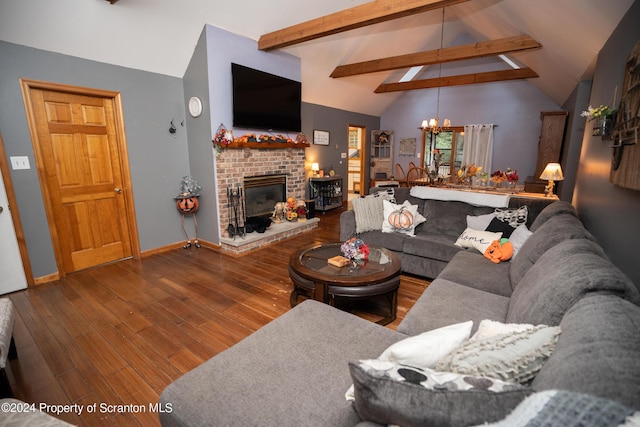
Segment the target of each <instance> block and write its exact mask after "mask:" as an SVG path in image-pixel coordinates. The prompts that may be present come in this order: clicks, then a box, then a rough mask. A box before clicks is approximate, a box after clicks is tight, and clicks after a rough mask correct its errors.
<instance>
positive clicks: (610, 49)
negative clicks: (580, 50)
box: [573, 1, 640, 289]
mask: <svg viewBox="0 0 640 427" xmlns="http://www.w3.org/2000/svg"><path fill="white" fill-rule="evenodd" d="M638 22H640V2H637V1H636V2H634V4H633V5H632V6H631V8H630V9H629V11H628V12H627V14H626V15H625V17H624V18H623V19H622V21H620V24H619V25H618V27H617V28H616V30H615V31H614V32H613V34H612V35H611V37H610V38H609V40H608V41H607V43H606V44H605V46H604V47H603V48H602V50H601V51H600V53H599V55H598V62H597V65H596V70H595V75H594V78H593V85H592V88H591V98H590V100H589V104H590V105H593V106H598V105H600V104H609V105H610V103H611V102H612V98H613V93H614V91H615V90H616V87H617V88H618V96H617V99H618V102H619V101H620V90H621V88H622V80H623V76H624V64H625V62H626V58H627V56H628V55H629V53H630V52H631V50H632V49H633V47H634V46H635V45H636V43H638V41H640V25H638ZM616 107H617V106H616ZM583 108H584V109H586V105H584V106H583ZM577 113H578V114H579V112H577ZM582 120H585V119H584V118H583V119H582ZM591 130H592V123H588V124H587V125H586V129H585V132H584V135H583V142H582V153H581V156H580V167H579V170H578V176H577V180H576V187H575V192H574V199H573V202H574V205H575V206H576V208H577V209H578V212H579V214H580V217H581V218H582V220H583V221H584V223H585V225H586V226H587V228H588V229H589V230H590V231H591V232H592V233H593V235H594V236H595V237H596V238H597V239H598V241H599V242H600V244H602V246H603V247H604V250H605V251H606V253H607V255H609V257H610V258H611V260H612V261H613V262H614V263H615V264H616V265H617V266H618V267H619V268H620V269H621V270H622V271H623V272H625V273H626V274H627V275H628V276H629V277H630V278H631V280H633V281H634V283H635V284H636V286H637V287H638V288H639V289H640V266H639V265H638V254H637V252H636V251H635V248H636V246H637V245H638V240H640V231H639V230H640V227H638V214H639V213H640V191H633V190H628V189H625V188H620V187H617V186H615V185H613V184H611V183H610V182H609V171H610V168H611V148H609V143H610V141H603V140H602V139H601V138H600V137H594V136H592V135H591ZM637 167H640V165H637Z"/></svg>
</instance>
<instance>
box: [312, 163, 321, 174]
mask: <svg viewBox="0 0 640 427" xmlns="http://www.w3.org/2000/svg"><path fill="white" fill-rule="evenodd" d="M311 170H312V171H314V172H318V171H319V170H320V165H319V164H317V163H311Z"/></svg>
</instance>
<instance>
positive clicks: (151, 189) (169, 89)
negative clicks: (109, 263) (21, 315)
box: [0, 41, 189, 278]
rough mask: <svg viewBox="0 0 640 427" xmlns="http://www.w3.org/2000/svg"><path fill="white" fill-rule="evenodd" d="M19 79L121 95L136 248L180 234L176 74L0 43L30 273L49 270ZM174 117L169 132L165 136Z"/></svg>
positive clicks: (181, 170)
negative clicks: (22, 166) (20, 165)
mask: <svg viewBox="0 0 640 427" xmlns="http://www.w3.org/2000/svg"><path fill="white" fill-rule="evenodd" d="M19 78H29V79H36V80H42V81H48V82H55V83H63V84H69V85H74V86H83V87H90V88H98V89H104V90H111V91H117V92H120V93H121V94H122V103H123V109H124V124H125V131H126V137H127V147H128V156H129V163H130V167H131V180H132V185H133V195H134V203H135V208H136V217H137V222H138V232H139V237H140V247H141V249H142V250H143V251H144V250H147V249H152V248H157V247H162V246H165V245H169V244H172V243H175V242H178V241H180V240H182V239H184V237H183V233H182V230H181V228H180V216H179V214H178V211H177V209H176V208H175V202H174V200H173V197H175V195H176V194H177V193H178V190H179V184H180V178H181V177H182V176H183V175H187V174H188V173H189V164H188V156H187V135H186V129H185V128H184V127H182V126H181V125H180V123H181V122H182V120H183V119H184V115H185V107H184V102H183V100H184V91H183V87H182V79H178V78H175V77H168V76H164V75H160V74H154V73H149V72H144V71H138V70H132V69H128V68H123V67H118V66H113V65H109V64H104V63H99V62H95V61H88V60H84V59H80V58H76V57H71V56H66V55H61V54H57V53H52V52H48V51H43V50H38V49H32V48H28V47H24V46H20V45H16V44H11V43H6V42H3V41H0V132H2V136H3V139H4V144H5V149H6V152H7V156H28V157H29V161H30V163H31V165H32V169H30V170H19V171H11V179H12V181H13V186H14V188H15V191H16V197H17V202H18V208H19V210H20V215H21V218H20V219H21V222H22V225H23V227H24V233H25V239H26V244H27V249H28V252H29V259H30V262H31V266H32V268H33V275H34V277H36V278H37V277H41V276H46V275H50V274H54V273H55V272H57V267H56V263H55V258H54V254H53V247H52V244H51V239H50V235H49V228H48V223H47V218H46V215H45V210H44V202H43V198H42V192H41V189H40V182H39V180H38V175H37V171H36V169H35V164H36V162H35V159H34V154H33V146H32V144H31V136H30V134H29V128H28V126H27V119H26V115H25V108H24V103H23V100H22V93H21V90H20V83H19V80H18V79H19ZM172 119H174V123H176V126H177V127H178V131H177V133H176V134H175V137H174V136H172V135H171V134H169V132H168V129H169V126H170V125H169V123H170V121H171V120H172Z"/></svg>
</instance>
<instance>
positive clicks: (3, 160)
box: [0, 133, 34, 286]
mask: <svg viewBox="0 0 640 427" xmlns="http://www.w3.org/2000/svg"><path fill="white" fill-rule="evenodd" d="M0 171H1V172H2V181H3V182H4V190H5V192H6V193H7V200H8V201H9V209H8V210H9V213H10V214H11V220H12V222H13V229H14V230H15V233H16V238H17V239H18V250H19V251H20V258H21V259H22V268H23V269H24V275H25V276H26V278H27V285H28V286H33V284H34V281H33V271H32V270H31V262H30V261H29V252H27V244H26V242H25V239H24V230H23V228H22V222H21V221H20V213H19V211H18V201H17V200H16V192H15V190H14V189H13V181H12V180H11V171H10V170H9V162H8V161H7V153H6V151H5V149H4V141H3V140H2V133H0Z"/></svg>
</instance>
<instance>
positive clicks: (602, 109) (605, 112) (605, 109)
mask: <svg viewBox="0 0 640 427" xmlns="http://www.w3.org/2000/svg"><path fill="white" fill-rule="evenodd" d="M615 112H616V110H615V109H613V108H611V107H609V106H608V105H600V106H599V107H596V108H593V107H592V106H591V105H589V107H588V108H587V110H586V111H583V112H582V113H580V116H581V117H587V121H591V120H593V119H597V118H599V117H605V116H611V115H612V114H614V113H615Z"/></svg>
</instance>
